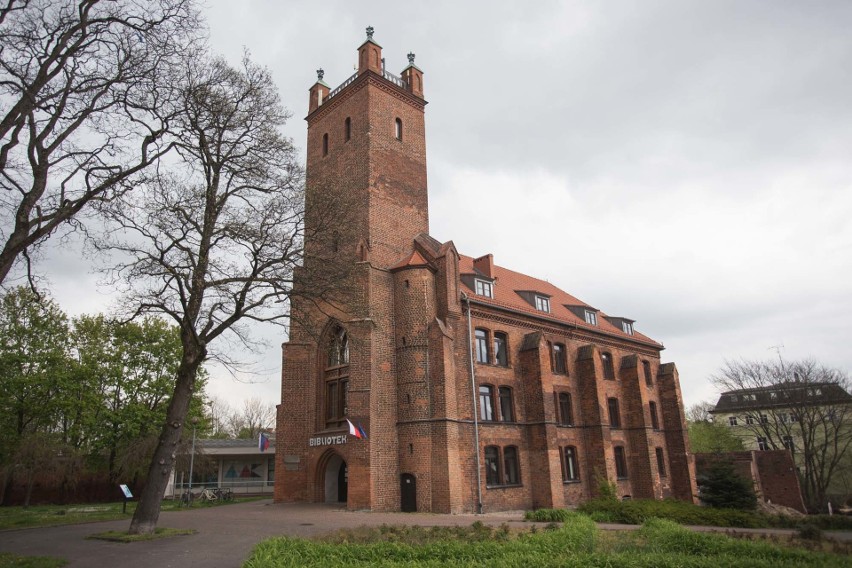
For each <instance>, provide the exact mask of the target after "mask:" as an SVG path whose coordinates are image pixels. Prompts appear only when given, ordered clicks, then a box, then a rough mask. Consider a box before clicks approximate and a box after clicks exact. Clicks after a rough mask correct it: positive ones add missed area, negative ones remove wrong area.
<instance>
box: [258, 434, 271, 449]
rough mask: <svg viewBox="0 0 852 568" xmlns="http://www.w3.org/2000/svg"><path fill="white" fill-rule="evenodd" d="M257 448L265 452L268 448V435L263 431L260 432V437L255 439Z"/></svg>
mask: <svg viewBox="0 0 852 568" xmlns="http://www.w3.org/2000/svg"><path fill="white" fill-rule="evenodd" d="M257 449H258V450H260V451H261V452H265V451H266V450H268V449H269V436H267V435H266V434H264V433H263V432H261V433H260V437H259V438H258V439H257Z"/></svg>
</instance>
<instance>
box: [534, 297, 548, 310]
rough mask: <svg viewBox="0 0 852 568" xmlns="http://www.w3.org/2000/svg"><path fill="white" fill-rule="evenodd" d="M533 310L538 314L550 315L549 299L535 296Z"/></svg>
mask: <svg viewBox="0 0 852 568" xmlns="http://www.w3.org/2000/svg"><path fill="white" fill-rule="evenodd" d="M535 309H537V310H538V311H540V312H547V313H550V298H545V297H544V296H536V297H535Z"/></svg>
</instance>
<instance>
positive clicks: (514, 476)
mask: <svg viewBox="0 0 852 568" xmlns="http://www.w3.org/2000/svg"><path fill="white" fill-rule="evenodd" d="M503 464H504V465H505V468H504V472H505V473H506V485H520V483H521V468H520V466H519V464H518V448H516V447H515V446H509V447H506V448H503Z"/></svg>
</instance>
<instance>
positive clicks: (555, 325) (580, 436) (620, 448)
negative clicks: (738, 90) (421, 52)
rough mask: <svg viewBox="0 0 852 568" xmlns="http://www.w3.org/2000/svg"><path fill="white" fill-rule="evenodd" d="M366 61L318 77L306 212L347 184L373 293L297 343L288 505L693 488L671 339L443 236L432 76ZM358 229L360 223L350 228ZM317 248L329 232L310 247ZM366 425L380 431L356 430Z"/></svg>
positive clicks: (362, 50) (301, 332) (298, 305)
mask: <svg viewBox="0 0 852 568" xmlns="http://www.w3.org/2000/svg"><path fill="white" fill-rule="evenodd" d="M358 53H359V56H358V61H359V67H358V70H357V72H356V73H355V74H354V75H353V76H352V77H350V78H349V79H347V80H346V81H344V82H343V83H342V84H341V85H340V87H338V88H336V89H334V90H333V91H332V90H330V89H329V87H328V85H326V84H325V83H324V82H323V81H322V73H321V72H319V73H318V74H319V80H318V81H317V83H316V84H314V85H313V87H311V89H310V105H309V114H308V117H307V122H308V143H307V191H308V199H307V203H308V207H309V210H308V219H309V222H310V219H311V207H316V205H312V204H317V203H321V202H322V200H323V196H331V195H342V194H345V195H348V196H350V197H351V199H352V202H351V206H350V207H348V215H349V218H348V219H344V220H342V221H341V224H340V226H341V227H344V226H345V227H346V228H347V230H348V231H347V233H346V235H345V237H343V238H341V240H340V242H338V240H337V237H336V236H335V239H334V243H333V246H334V247H335V250H337V247H338V246H339V247H340V250H341V251H343V254H348V255H351V262H352V263H354V265H353V266H354V268H353V277H352V282H353V283H354V285H355V287H356V289H357V292H356V294H355V296H354V298H350V299H349V300H348V301H347V303H346V305H345V306H331V305H327V306H319V307H313V306H307V305H305V302H303V301H302V300H300V299H299V298H298V297H296V298H294V300H293V302H294V304H293V308H294V310H298V311H301V312H303V313H308V312H313V313H314V314H315V316H316V317H315V319H316V321H317V322H318V323H317V324H316V325H314V326H313V327H314V328H315V329H307V327H308V326H306V325H303V324H301V323H299V322H294V323H293V325H292V327H291V332H290V340H289V341H288V342H287V343H286V344H285V345H284V353H283V372H282V397H281V398H282V402H281V405H280V406H279V413H278V430H277V431H278V432H279V436H278V438H277V453H276V459H277V463H276V470H277V474H276V486H275V499H276V500H277V501H279V502H288V501H314V502H324V501H325V502H329V501H332V502H334V501H336V502H345V503H346V505H347V507H348V508H349V509H373V510H382V511H396V510H404V511H405V510H409V511H410V510H417V511H433V512H443V513H456V512H464V511H477V510H479V509H482V510H485V511H494V510H508V509H530V508H539V507H564V506H571V505H574V504H577V503H579V502H582V501H584V500H586V499H589V498H590V497H592V496H594V495H595V494H596V492H597V490H598V486H599V482H600V480H601V479H606V480H611V481H612V482H614V483H616V484H617V487H618V493H619V495H622V496H628V495H629V496H631V497H633V498H663V497H670V496H671V497H676V498H679V499H686V500H692V499H693V498H694V495H695V493H696V487H695V473H694V464H693V461H692V457H691V456H690V453H689V442H688V440H687V437H686V426H685V422H684V412H683V403H682V399H681V393H680V385H679V382H678V374H677V370H676V368H675V366H674V364H673V363H665V364H663V363H661V362H660V352H661V350H662V349H663V347H662V345H661V344H660V343H658V342H656V341H654V340H652V339H650V338H648V337H646V336H644V335H643V334H641V333H640V332H639V331H637V330H636V329H634V322H633V320H631V319H628V318H624V317H612V316H608V315H606V314H605V313H603V312H601V311H599V310H597V309H595V308H593V307H592V306H589V305H588V304H586V303H584V302H582V301H580V300H579V299H577V298H575V297H573V296H571V295H570V294H567V293H566V292H563V291H562V290H560V289H559V288H557V287H555V286H553V285H552V284H550V283H548V282H545V281H543V280H538V279H536V278H533V277H530V276H526V275H523V274H519V273H517V272H513V271H511V270H508V269H505V268H502V267H500V266H497V265H496V264H495V263H494V261H493V258H492V255H490V254H487V255H484V256H481V257H479V258H472V257H469V256H464V255H461V254H459V252H458V251H457V250H456V248H455V246H454V245H453V243H452V242H451V241H450V242H447V243H440V242H438V241H436V240H435V239H433V238H432V237H430V236H429V234H428V231H429V217H428V203H427V187H426V140H425V128H424V108H425V105H426V101H425V100H424V99H423V73H422V71H421V70H420V69H418V68H417V66H415V65H414V55H413V54H409V62H410V63H409V65H408V66H407V67H406V68H405V69H403V71H402V73H401V76H399V77H397V76H395V75H393V74H391V73H388V72H386V71H385V69H384V68H383V67H384V62H383V59H382V48H381V46H379V45H378V44H377V43H376V42H375V41H374V40H373V39H372V30H371V29H368V38H367V40H366V41H365V42H364V43H363V44H362V45H361V46H360V47H359V48H358ZM350 231H351V232H350ZM307 244H308V246H309V247H310V246H331V245H329V244H328V243H323V244H317V243H311V242H308V243H307ZM347 420H348V421H351V422H352V423H353V424H355V425H356V426H358V425H360V426H361V427H362V428H363V429H364V430H365V432H366V433H367V434H368V439H366V440H364V439H358V438H356V437H354V436H351V435H349V434H348V432H349V423H348V421H347Z"/></svg>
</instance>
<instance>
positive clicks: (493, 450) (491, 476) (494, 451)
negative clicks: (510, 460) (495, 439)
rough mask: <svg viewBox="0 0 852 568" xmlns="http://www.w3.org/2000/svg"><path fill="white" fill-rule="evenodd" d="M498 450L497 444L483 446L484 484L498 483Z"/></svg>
mask: <svg viewBox="0 0 852 568" xmlns="http://www.w3.org/2000/svg"><path fill="white" fill-rule="evenodd" d="M500 473H501V472H500V451H499V449H498V448H497V446H486V447H485V484H486V485H489V486H493V485H500V477H501V475H500Z"/></svg>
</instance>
